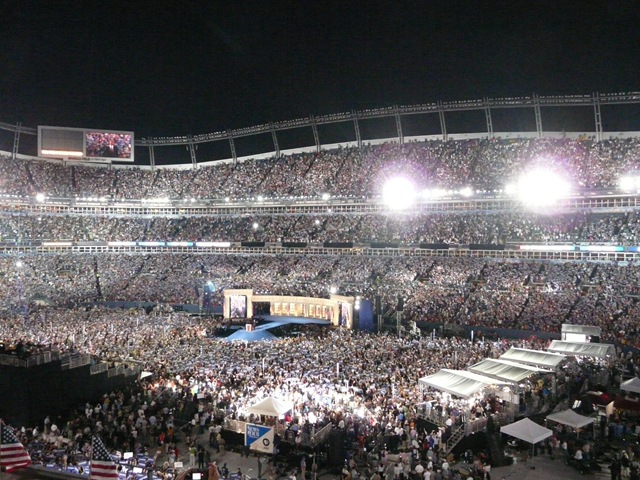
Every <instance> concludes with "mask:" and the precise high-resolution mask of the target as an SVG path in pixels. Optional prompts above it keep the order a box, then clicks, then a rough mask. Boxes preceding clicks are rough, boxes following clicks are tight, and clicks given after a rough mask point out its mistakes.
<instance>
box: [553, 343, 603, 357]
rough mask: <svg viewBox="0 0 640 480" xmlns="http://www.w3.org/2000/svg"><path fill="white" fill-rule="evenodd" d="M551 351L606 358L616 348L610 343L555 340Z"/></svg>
mask: <svg viewBox="0 0 640 480" xmlns="http://www.w3.org/2000/svg"><path fill="white" fill-rule="evenodd" d="M547 350H548V351H550V352H555V353H563V354H564V355H574V356H584V357H596V358H606V357H608V356H609V355H615V353H616V348H615V347H614V346H613V345H611V344H608V343H577V342H563V341H562V340H553V341H552V342H551V345H550V346H549V348H547Z"/></svg>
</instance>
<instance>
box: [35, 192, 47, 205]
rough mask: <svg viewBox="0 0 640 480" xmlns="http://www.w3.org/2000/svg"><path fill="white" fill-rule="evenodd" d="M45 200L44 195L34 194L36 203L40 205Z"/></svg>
mask: <svg viewBox="0 0 640 480" xmlns="http://www.w3.org/2000/svg"><path fill="white" fill-rule="evenodd" d="M45 198H46V197H45V194H44V193H36V201H37V202H40V203H42V202H44V200H45Z"/></svg>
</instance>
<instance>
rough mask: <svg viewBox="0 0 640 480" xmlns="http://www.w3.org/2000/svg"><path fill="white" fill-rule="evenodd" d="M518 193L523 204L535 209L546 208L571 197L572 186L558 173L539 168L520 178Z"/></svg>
mask: <svg viewBox="0 0 640 480" xmlns="http://www.w3.org/2000/svg"><path fill="white" fill-rule="evenodd" d="M517 191H518V198H520V201H522V203H523V204H525V205H527V206H529V207H533V208H535V207H546V206H551V205H554V204H555V203H556V202H557V201H558V200H559V199H560V198H563V197H566V196H567V195H569V194H570V193H571V186H570V185H569V182H567V181H566V180H564V179H563V178H562V177H561V176H560V175H558V174H557V173H556V172H554V171H551V170H547V169H544V168H538V169H535V170H532V171H530V172H528V173H525V174H524V175H522V176H521V177H520V179H519V180H518V186H517Z"/></svg>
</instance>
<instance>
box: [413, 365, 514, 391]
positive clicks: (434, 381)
mask: <svg viewBox="0 0 640 480" xmlns="http://www.w3.org/2000/svg"><path fill="white" fill-rule="evenodd" d="M418 383H419V384H420V385H421V386H427V387H433V388H435V389H436V390H440V391H442V392H447V393H450V394H451V395H455V396H456V397H461V398H469V397H471V396H472V395H474V394H476V393H478V392H479V391H481V390H482V389H484V388H486V387H487V386H489V385H504V384H505V382H500V381H497V380H495V379H493V378H489V377H486V376H484V375H477V374H475V373H472V372H467V371H466V370H450V369H447V368H443V369H442V370H440V371H439V372H437V373H434V374H433V375H429V376H428V377H423V378H421V379H419V380H418Z"/></svg>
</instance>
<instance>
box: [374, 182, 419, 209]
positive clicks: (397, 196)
mask: <svg viewBox="0 0 640 480" xmlns="http://www.w3.org/2000/svg"><path fill="white" fill-rule="evenodd" d="M382 198H383V200H384V203H385V204H386V205H387V206H388V207H389V208H391V209H392V210H402V209H405V208H408V207H410V206H411V205H413V203H414V202H415V199H416V189H415V187H414V186H413V184H412V183H411V181H409V180H408V179H406V178H404V177H397V178H392V179H391V180H388V181H387V183H385V185H384V188H383V189H382Z"/></svg>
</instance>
